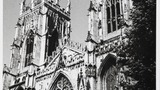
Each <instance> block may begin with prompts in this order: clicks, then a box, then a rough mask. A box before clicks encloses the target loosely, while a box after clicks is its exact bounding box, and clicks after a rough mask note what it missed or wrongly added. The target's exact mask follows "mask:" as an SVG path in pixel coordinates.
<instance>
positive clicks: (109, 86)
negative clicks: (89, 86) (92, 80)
mask: <svg viewBox="0 0 160 90" xmlns="http://www.w3.org/2000/svg"><path fill="white" fill-rule="evenodd" d="M115 65H116V56H115V55H112V54H108V55H107V56H106V58H105V59H104V60H103V61H102V64H101V66H100V68H99V75H100V78H101V85H100V86H101V87H100V88H101V90H115V88H116V87H115V85H116V75H117V68H116V67H115Z"/></svg>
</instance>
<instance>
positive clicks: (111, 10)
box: [106, 0, 121, 34]
mask: <svg viewBox="0 0 160 90" xmlns="http://www.w3.org/2000/svg"><path fill="white" fill-rule="evenodd" d="M120 9H121V8H120V1H119V0H107V4H106V13H107V14H106V15H107V16H106V17H107V33H108V34H109V33H111V32H114V31H116V30H118V29H119V27H118V25H119V22H120V17H121V10H120Z"/></svg>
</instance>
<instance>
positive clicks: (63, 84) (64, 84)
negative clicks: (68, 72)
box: [50, 74, 73, 90]
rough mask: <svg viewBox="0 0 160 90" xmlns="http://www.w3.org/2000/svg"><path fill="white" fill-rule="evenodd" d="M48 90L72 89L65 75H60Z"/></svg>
mask: <svg viewBox="0 0 160 90" xmlns="http://www.w3.org/2000/svg"><path fill="white" fill-rule="evenodd" d="M50 90H73V87H72V84H71V82H70V81H69V79H68V78H67V77H66V76H65V75H63V74H60V75H59V76H58V77H57V79H56V80H55V81H54V83H53V84H52V86H51V89H50Z"/></svg>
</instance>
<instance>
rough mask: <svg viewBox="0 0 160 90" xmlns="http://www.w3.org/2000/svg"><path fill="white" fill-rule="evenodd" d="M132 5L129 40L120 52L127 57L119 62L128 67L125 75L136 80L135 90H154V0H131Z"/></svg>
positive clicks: (128, 32) (127, 33) (127, 35)
mask: <svg viewBox="0 0 160 90" xmlns="http://www.w3.org/2000/svg"><path fill="white" fill-rule="evenodd" d="M133 6H134V8H133V11H132V14H131V19H132V21H133V25H132V26H131V29H129V30H128V31H127V32H126V37H127V38H128V39H129V41H128V44H127V45H126V46H123V49H121V50H122V52H121V53H120V54H122V53H125V57H128V58H127V59H126V61H127V62H121V63H122V64H123V65H126V66H127V67H128V68H129V70H128V71H127V72H125V75H128V76H130V77H132V78H134V79H135V80H137V81H138V83H137V84H136V85H135V86H134V89H135V90H137V88H140V90H155V89H156V87H155V85H156V84H155V83H156V73H155V71H156V0H133ZM132 89H133V88H132Z"/></svg>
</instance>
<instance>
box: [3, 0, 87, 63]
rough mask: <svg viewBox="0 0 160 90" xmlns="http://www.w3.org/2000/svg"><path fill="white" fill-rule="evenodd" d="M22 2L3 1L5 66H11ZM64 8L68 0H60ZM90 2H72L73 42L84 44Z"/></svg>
mask: <svg viewBox="0 0 160 90" xmlns="http://www.w3.org/2000/svg"><path fill="white" fill-rule="evenodd" d="M20 1H21V0H3V64H7V65H8V66H9V63H10V57H11V44H12V42H13V38H14V34H15V26H16V23H17V20H18V17H19V11H20ZM60 1H61V3H62V6H64V5H65V4H66V3H67V0H60ZM88 7H89V0H71V29H72V32H71V40H73V41H76V42H80V43H84V42H85V39H86V37H87V30H88V17H87V14H88V11H87V9H88Z"/></svg>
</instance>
